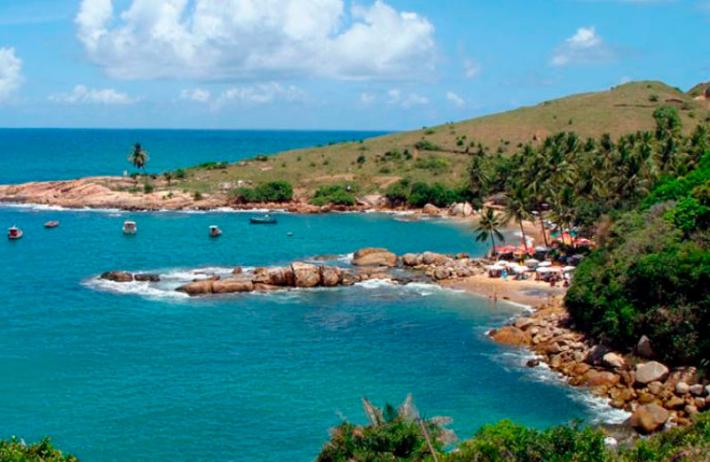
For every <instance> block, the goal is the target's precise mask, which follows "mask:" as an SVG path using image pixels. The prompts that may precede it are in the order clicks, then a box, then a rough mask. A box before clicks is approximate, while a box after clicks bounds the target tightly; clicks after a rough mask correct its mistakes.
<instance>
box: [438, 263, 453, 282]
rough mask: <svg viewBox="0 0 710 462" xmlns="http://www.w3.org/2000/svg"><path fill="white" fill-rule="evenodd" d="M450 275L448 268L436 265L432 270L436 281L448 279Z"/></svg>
mask: <svg viewBox="0 0 710 462" xmlns="http://www.w3.org/2000/svg"><path fill="white" fill-rule="evenodd" d="M450 277H451V271H450V270H449V268H444V267H441V266H440V267H438V268H436V269H435V270H434V279H436V280H437V281H443V280H444V279H449V278H450Z"/></svg>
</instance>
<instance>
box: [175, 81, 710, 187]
mask: <svg viewBox="0 0 710 462" xmlns="http://www.w3.org/2000/svg"><path fill="white" fill-rule="evenodd" d="M662 105H672V106H675V107H677V108H678V110H679V112H680V115H681V119H682V122H683V127H684V130H685V131H686V132H690V131H691V130H692V129H693V128H694V127H695V126H696V125H697V124H698V123H701V122H703V123H708V122H709V121H710V105H708V101H700V100H694V99H693V97H691V96H690V95H689V94H686V93H683V92H682V91H680V90H678V89H675V88H672V87H670V86H668V85H665V84H663V83H661V82H650V81H649V82H633V83H628V84H624V85H620V86H618V87H615V88H613V89H611V90H608V91H602V92H597V93H585V94H579V95H574V96H569V97H565V98H561V99H557V100H553V101H546V102H543V103H541V104H538V105H536V106H531V107H524V108H520V109H517V110H514V111H510V112H504V113H500V114H495V115H490V116H485V117H480V118H476V119H471V120H467V121H463V122H458V123H450V124H445V125H440V126H436V127H429V128H423V129H421V130H415V131H411V132H403V133H395V134H391V135H387V136H382V137H378V138H372V139H368V140H364V141H360V142H349V143H338V144H333V145H328V146H323V147H316V148H310V149H300V150H295V151H289V152H285V153H281V154H278V155H275V156H270V157H261V158H259V159H252V160H249V161H244V162H240V163H239V164H236V165H229V166H219V168H214V166H212V168H206V167H202V168H193V169H189V170H188V171H187V179H186V181H184V182H183V184H182V185H181V186H183V187H184V188H185V189H187V190H189V191H200V192H217V191H219V190H228V189H231V188H233V187H234V186H236V185H238V184H243V183H246V184H259V183H263V182H265V181H272V180H286V181H288V182H290V183H291V184H293V185H294V187H295V190H296V196H297V197H299V196H301V197H302V196H309V195H311V194H312V193H313V191H314V190H315V189H316V188H317V187H318V186H320V185H323V184H328V183H337V182H346V181H347V182H352V183H355V184H357V185H358V187H359V191H360V192H361V193H365V192H371V191H376V190H383V189H384V188H385V187H387V186H388V185H389V184H391V183H393V182H395V181H397V180H398V179H400V178H403V177H408V178H411V179H412V180H414V181H419V180H423V181H426V182H435V181H436V182H442V183H444V184H447V185H451V186H455V185H458V184H459V183H461V182H462V181H463V179H464V177H465V175H466V166H467V165H468V163H469V156H468V152H474V151H475V150H477V149H478V145H479V144H480V145H482V146H483V147H484V148H485V149H486V150H487V152H489V153H492V154H495V153H499V154H501V155H509V154H512V153H513V152H515V151H516V150H518V149H519V147H520V146H522V144H524V143H533V144H537V143H540V142H541V141H542V140H544V138H545V137H546V136H548V135H551V134H554V133H557V132H561V131H574V132H576V133H577V134H578V135H579V136H580V137H581V138H586V137H598V136H600V135H601V134H603V133H609V134H611V135H612V137H613V138H616V137H618V136H620V135H622V134H628V133H632V132H635V131H637V130H652V129H653V128H654V127H655V122H654V119H653V116H652V114H653V112H654V110H655V109H656V108H657V107H659V106H662ZM240 182H241V183H240Z"/></svg>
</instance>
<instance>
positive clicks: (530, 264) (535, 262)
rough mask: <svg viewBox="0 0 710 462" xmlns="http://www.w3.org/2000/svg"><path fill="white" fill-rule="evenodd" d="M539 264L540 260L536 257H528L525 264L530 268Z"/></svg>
mask: <svg viewBox="0 0 710 462" xmlns="http://www.w3.org/2000/svg"><path fill="white" fill-rule="evenodd" d="M539 264H540V260H536V259H534V258H528V259H527V260H525V266H527V267H528V268H536V267H537V265H539Z"/></svg>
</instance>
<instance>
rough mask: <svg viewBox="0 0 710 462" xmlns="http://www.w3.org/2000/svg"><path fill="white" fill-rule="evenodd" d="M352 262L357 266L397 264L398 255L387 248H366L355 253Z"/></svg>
mask: <svg viewBox="0 0 710 462" xmlns="http://www.w3.org/2000/svg"><path fill="white" fill-rule="evenodd" d="M352 264H353V265H355V266H387V267H390V268H393V267H395V266H397V255H395V254H393V253H392V252H390V251H389V250H387V249H379V248H365V249H360V250H358V251H357V252H355V254H354V255H353V261H352Z"/></svg>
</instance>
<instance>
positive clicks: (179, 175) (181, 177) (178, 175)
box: [175, 168, 187, 180]
mask: <svg viewBox="0 0 710 462" xmlns="http://www.w3.org/2000/svg"><path fill="white" fill-rule="evenodd" d="M186 176H187V175H186V174H185V170H183V169H181V168H179V169H177V170H175V178H177V179H178V180H184V179H185V177H186Z"/></svg>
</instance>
